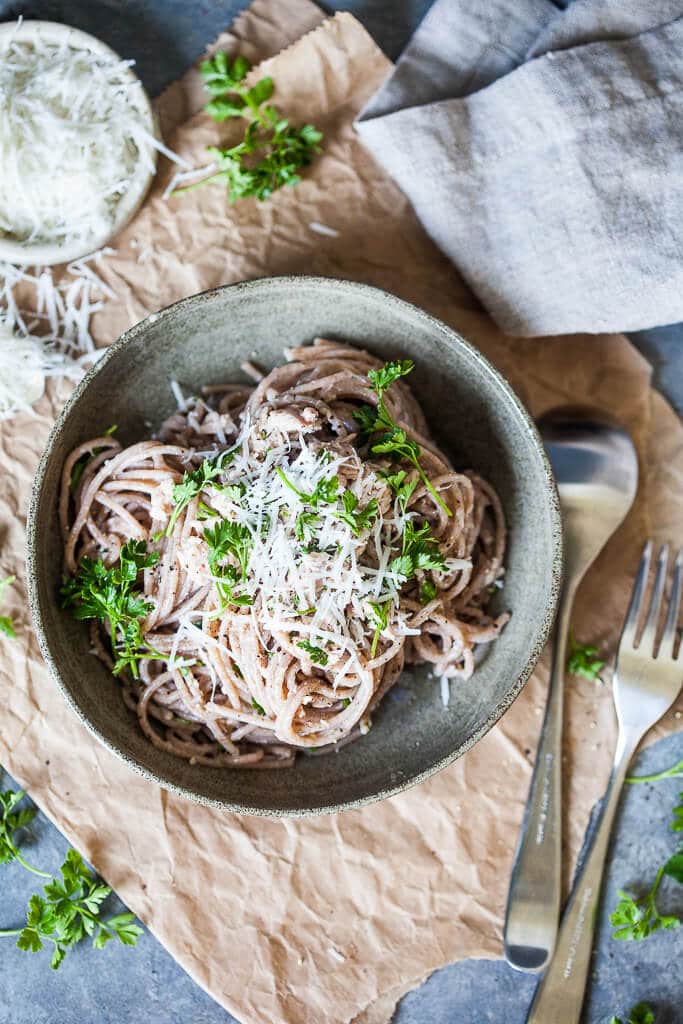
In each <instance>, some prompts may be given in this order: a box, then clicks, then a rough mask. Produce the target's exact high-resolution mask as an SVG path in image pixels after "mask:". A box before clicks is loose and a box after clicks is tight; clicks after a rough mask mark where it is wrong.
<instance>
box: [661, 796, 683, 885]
mask: <svg viewBox="0 0 683 1024" xmlns="http://www.w3.org/2000/svg"><path fill="white" fill-rule="evenodd" d="M679 810H680V808H679ZM664 874H665V875H668V876H669V878H673V879H674V880H675V881H676V882H678V883H679V884H680V885H683V844H681V846H679V848H678V850H677V851H676V853H672V854H671V856H670V857H669V859H668V861H667V862H666V864H665V865H664Z"/></svg>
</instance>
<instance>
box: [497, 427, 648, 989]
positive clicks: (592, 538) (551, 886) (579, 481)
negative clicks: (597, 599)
mask: <svg viewBox="0 0 683 1024" xmlns="http://www.w3.org/2000/svg"><path fill="white" fill-rule="evenodd" d="M538 427H539V430H540V432H541V437H542V439H543V442H544V444H545V447H546V450H547V452H548V456H549V458H550V462H551V464H552V467H553V470H554V472H555V477H556V479H557V486H558V491H559V495H560V504H561V507H562V517H563V522H564V544H565V556H564V571H565V576H564V584H563V590H562V596H561V599H560V605H559V611H558V615H557V621H556V624H555V634H554V649H553V663H552V671H551V676H550V684H549V688H548V703H547V708H546V713H545V719H544V722H543V728H542V730H541V737H540V740H539V746H538V752H537V754H536V764H535V768H534V774H533V778H532V781H531V787H530V790H529V797H528V800H527V807H526V813H525V817H524V823H523V825H522V830H521V833H520V838H519V844H518V847H517V852H516V854H515V860H514V866H513V870H512V876H511V879H510V890H509V893H508V904H507V911H506V917H505V959H506V960H507V962H508V963H509V964H510V965H511V966H512V967H514V968H516V969H517V970H521V971H540V970H543V968H544V967H546V965H547V964H548V963H549V961H550V958H551V956H552V953H553V949H554V947H555V940H556V938H557V929H558V926H559V917H560V901H561V884H562V877H561V871H562V865H561V840H562V807H561V759H562V705H563V699H564V674H565V662H566V649H567V635H568V632H569V622H570V618H571V612H572V605H573V602H574V595H575V593H576V590H577V587H578V585H579V583H580V582H581V580H582V578H583V576H584V574H585V573H586V570H587V569H588V568H589V566H590V565H591V564H592V563H593V562H594V561H595V559H596V557H597V555H598V554H599V553H600V551H601V550H602V548H603V547H604V546H605V544H606V543H607V541H608V540H609V538H610V537H611V536H612V534H613V533H614V531H615V530H616V529H617V527H618V526H620V524H621V523H622V521H623V520H624V518H625V516H626V514H627V512H628V511H629V509H630V508H631V505H632V504H633V499H634V497H635V493H636V487H637V483H638V459H637V456H636V451H635V448H634V446H633V442H632V441H631V438H630V437H629V436H628V434H627V433H626V432H625V431H624V430H622V428H621V427H619V426H617V425H616V424H615V423H613V422H612V421H611V420H609V419H607V418H605V417H604V416H603V415H602V414H600V413H597V412H596V411H595V410H592V409H581V408H573V407H567V408H560V409H555V410H552V411H551V412H550V413H547V414H546V415H545V416H543V417H542V419H541V420H540V421H539V424H538Z"/></svg>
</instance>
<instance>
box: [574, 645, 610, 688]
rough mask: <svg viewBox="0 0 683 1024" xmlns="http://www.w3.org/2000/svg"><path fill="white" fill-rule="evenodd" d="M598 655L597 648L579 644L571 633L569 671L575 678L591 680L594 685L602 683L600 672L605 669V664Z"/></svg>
mask: <svg viewBox="0 0 683 1024" xmlns="http://www.w3.org/2000/svg"><path fill="white" fill-rule="evenodd" d="M597 653H598V649H597V647H593V646H591V644H579V643H577V642H576V640H575V639H574V637H573V636H572V635H571V633H570V634H569V656H568V657H567V671H568V672H571V674H572V675H573V676H583V678H584V679H590V681H591V682H592V683H596V682H600V681H601V680H600V672H601V670H602V669H603V668H604V667H605V662H604V661H602V660H601V659H600V658H598V657H596V655H597Z"/></svg>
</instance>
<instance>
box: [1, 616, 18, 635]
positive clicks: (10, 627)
mask: <svg viewBox="0 0 683 1024" xmlns="http://www.w3.org/2000/svg"><path fill="white" fill-rule="evenodd" d="M0 633H4V634H5V636H7V637H9V639H10V640H16V638H17V631H16V629H15V628H14V623H13V622H12V620H11V618H10V617H9V615H0Z"/></svg>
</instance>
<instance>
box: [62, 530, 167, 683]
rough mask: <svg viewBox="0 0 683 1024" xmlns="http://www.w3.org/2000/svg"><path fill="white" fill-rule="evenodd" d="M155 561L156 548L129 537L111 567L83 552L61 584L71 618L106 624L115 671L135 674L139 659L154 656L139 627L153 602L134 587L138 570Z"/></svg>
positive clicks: (65, 606) (64, 603)
mask: <svg viewBox="0 0 683 1024" xmlns="http://www.w3.org/2000/svg"><path fill="white" fill-rule="evenodd" d="M158 561H159V554H158V552H156V551H150V552H148V551H147V545H146V543H145V541H142V540H137V541H136V540H129V541H127V542H126V543H125V544H124V545H123V547H122V548H121V554H120V556H119V561H118V563H117V564H116V565H115V566H113V567H112V568H111V569H108V568H107V567H106V566H105V564H104V562H103V561H102V560H101V559H98V560H97V561H93V560H92V559H91V558H88V557H87V556H85V557H83V558H82V559H81V561H80V562H79V564H78V568H77V570H76V574H75V575H74V576H71V577H69V579H67V580H66V581H65V582H64V583H63V585H62V587H61V590H60V596H61V604H62V607H63V608H68V609H70V610H71V612H72V614H73V616H74V618H76V619H99V621H100V622H106V623H108V624H109V633H110V640H111V646H112V652H113V654H114V656H115V658H116V661H115V664H114V669H113V671H114V674H115V675H118V674H119V673H120V672H122V671H123V669H124V668H130V670H131V671H132V673H133V675H134V676H135V677H136V678H137V676H138V675H139V662H140V659H141V658H154V657H157V652H155V651H153V650H152V649H151V648H149V647H148V646H147V645H146V643H145V640H144V637H143V635H142V628H141V622H142V620H143V619H144V618H145V616H146V615H147V614H148V613H149V612H150V611H151V610H152V607H153V606H152V605H151V603H150V602H149V601H145V599H144V596H143V595H142V594H141V593H140V592H139V591H138V590H135V589H134V587H135V584H136V582H137V578H138V573H139V572H141V571H142V570H143V569H147V568H150V567H152V566H154V565H156V564H157V562H158Z"/></svg>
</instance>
